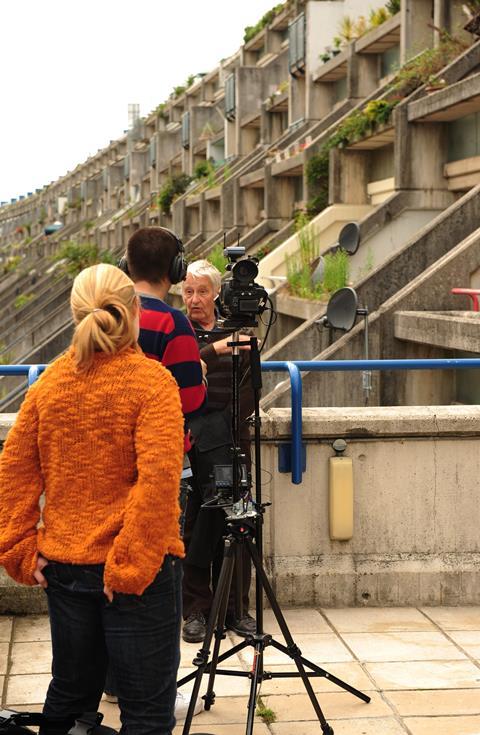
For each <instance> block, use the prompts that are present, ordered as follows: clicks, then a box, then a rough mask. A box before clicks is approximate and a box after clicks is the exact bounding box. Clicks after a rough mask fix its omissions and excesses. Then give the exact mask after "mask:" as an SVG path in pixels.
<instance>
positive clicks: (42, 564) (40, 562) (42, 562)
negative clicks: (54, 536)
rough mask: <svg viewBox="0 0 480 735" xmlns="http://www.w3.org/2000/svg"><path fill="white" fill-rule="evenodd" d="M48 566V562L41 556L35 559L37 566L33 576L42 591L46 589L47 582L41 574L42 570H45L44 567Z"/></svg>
mask: <svg viewBox="0 0 480 735" xmlns="http://www.w3.org/2000/svg"><path fill="white" fill-rule="evenodd" d="M46 566H48V561H47V559H45V557H44V556H42V555H41V554H39V555H38V557H37V566H36V567H35V571H34V572H33V576H34V577H35V579H36V580H37V582H38V584H39V585H40V587H43V589H46V587H48V582H47V580H46V579H45V577H44V575H43V574H42V570H43V569H45V567H46Z"/></svg>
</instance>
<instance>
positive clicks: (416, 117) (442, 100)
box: [408, 73, 480, 122]
mask: <svg viewBox="0 0 480 735" xmlns="http://www.w3.org/2000/svg"><path fill="white" fill-rule="evenodd" d="M479 90H480V73H479V74H473V75H472V76H471V77H467V78H466V79H462V80H461V81H460V82H457V83H456V84H452V85H450V86H449V87H446V88H445V89H440V90H439V91H438V92H433V93H431V94H429V95H428V96H427V97H423V98H422V99H420V100H416V101H415V102H411V103H410V104H409V105H408V121H409V122H446V121H449V120H457V119H458V118H459V117H465V115H470V114H471V113H473V112H477V111H478V110H480V91H479Z"/></svg>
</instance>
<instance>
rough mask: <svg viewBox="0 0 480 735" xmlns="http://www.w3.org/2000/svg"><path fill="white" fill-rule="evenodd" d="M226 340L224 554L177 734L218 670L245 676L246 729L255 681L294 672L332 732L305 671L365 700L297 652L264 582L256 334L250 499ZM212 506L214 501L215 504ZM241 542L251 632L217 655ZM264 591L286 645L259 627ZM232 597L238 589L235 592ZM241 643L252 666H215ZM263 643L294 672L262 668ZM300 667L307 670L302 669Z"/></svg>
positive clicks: (211, 696)
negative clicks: (252, 603)
mask: <svg viewBox="0 0 480 735" xmlns="http://www.w3.org/2000/svg"><path fill="white" fill-rule="evenodd" d="M231 346H232V399H233V400H232V404H233V411H232V434H233V442H234V447H233V463H232V466H233V475H232V486H233V487H232V495H233V501H234V502H233V506H232V511H231V513H230V515H228V516H227V529H228V534H227V536H226V537H225V546H224V556H223V562H222V568H221V571H220V577H219V580H218V585H217V589H216V591H215V596H214V599H213V603H212V608H211V612H210V616H209V619H208V623H207V628H206V634H205V638H204V641H203V645H202V647H201V649H200V650H199V652H198V653H197V656H196V657H195V659H194V660H193V664H194V665H195V666H197V671H196V672H193V673H192V674H189V675H188V676H186V677H184V678H183V679H181V680H180V681H178V682H177V686H178V687H180V686H182V685H183V684H186V683H187V682H189V681H191V680H193V679H194V680H195V683H194V686H193V692H192V696H191V699H190V705H189V708H188V712H187V716H186V718H185V724H184V727H183V732H182V735H189V733H190V727H191V723H192V719H193V714H194V710H195V704H196V701H197V699H198V695H199V691H200V686H201V682H202V677H203V675H204V674H208V677H209V678H208V687H207V692H206V694H205V695H204V697H203V699H204V701H205V709H206V710H209V709H210V708H211V707H212V705H213V704H214V702H215V692H214V684H215V677H216V675H217V674H219V675H224V676H241V677H246V678H248V679H250V694H249V698H248V714H247V723H246V731H245V732H246V735H252V733H253V727H254V717H255V708H256V703H257V697H258V693H259V687H260V686H261V684H262V682H263V681H265V680H269V679H274V678H291V677H300V678H301V679H302V681H303V685H304V687H305V689H306V691H307V694H308V696H309V698H310V701H311V703H312V706H313V708H314V710H315V714H316V716H317V718H318V721H319V723H320V727H321V729H322V732H323V733H324V735H333V728H332V727H331V725H329V724H328V722H327V721H326V719H325V716H324V714H323V712H322V709H321V707H320V704H319V702H318V699H317V696H316V695H315V692H314V691H313V687H312V684H311V682H310V678H311V677H325V678H326V679H328V680H329V681H331V682H332V683H333V684H336V685H337V686H339V687H341V688H342V689H345V690H346V691H348V692H350V693H351V694H353V695H354V696H356V697H358V698H359V699H362V700H363V701H364V702H369V701H370V697H368V696H367V695H366V694H364V693H363V692H360V691H359V690H358V689H355V688H354V687H352V686H350V685H349V684H347V683H346V682H344V681H342V680H341V679H338V678H337V677H336V676H334V675H333V674H330V673H329V672H328V671H326V670H325V669H323V668H321V667H320V666H317V665H316V664H314V663H312V662H311V661H309V660H308V659H306V658H304V657H303V656H302V653H301V651H300V649H299V648H298V646H297V645H296V644H295V642H294V640H293V638H292V635H291V633H290V630H289V628H288V626H287V623H286V620H285V618H284V616H283V613H282V611H281V609H280V606H279V604H278V602H277V599H276V597H275V594H274V592H273V589H272V587H271V585H270V582H269V580H268V577H267V575H266V573H265V570H264V568H263V515H264V513H265V508H266V505H268V504H265V503H262V490H261V464H260V426H261V424H260V389H261V385H262V381H261V367H260V353H259V350H258V341H257V338H256V337H252V338H251V339H250V372H251V383H252V389H253V393H254V406H255V411H254V422H253V425H254V435H255V488H256V499H255V503H252V502H251V501H247V500H244V499H241V498H240V488H239V472H238V470H239V456H240V450H239V448H238V443H239V442H238V437H239V359H240V353H239V349H240V342H239V335H238V332H235V333H234V335H233V339H232V342H231ZM217 507H218V506H217ZM242 546H245V547H246V549H247V552H248V555H249V557H250V560H251V561H252V563H253V566H254V568H255V572H256V578H255V594H256V632H255V634H253V635H249V636H248V637H247V638H245V640H243V641H242V642H240V643H238V644H237V645H235V646H233V647H232V648H231V649H230V650H229V651H227V652H225V653H223V654H221V655H220V645H221V641H222V640H223V639H224V638H225V618H226V615H227V607H228V599H229V593H230V588H231V585H232V579H233V573H234V567H235V557H236V556H237V557H239V558H240V552H241V551H242ZM264 593H265V595H266V597H267V599H268V601H269V603H270V606H271V608H272V610H273V613H274V615H275V618H276V620H277V622H278V625H279V627H280V630H281V632H282V635H283V637H284V639H285V642H286V645H284V644H282V643H279V642H278V641H276V640H275V639H274V638H273V636H272V635H270V634H268V633H265V632H264V630H263V594H264ZM237 598H238V594H237ZM213 639H215V642H214V646H213V653H212V657H211V660H209V656H210V646H211V643H212V640H213ZM247 646H252V647H253V649H254V656H253V666H252V669H251V671H249V672H247V671H235V670H228V669H219V668H218V664H220V663H222V662H223V661H225V660H227V659H228V658H230V657H231V656H234V655H235V654H237V653H239V652H240V651H242V650H243V649H244V648H246V647H247ZM267 646H273V647H274V648H275V649H276V650H278V651H281V652H282V653H284V654H285V655H287V656H289V657H290V658H291V659H293V661H294V663H295V665H296V667H297V671H296V672H275V673H272V672H268V671H265V669H264V662H263V654H264V651H265V649H266V648H267ZM306 668H308V669H309V671H308V672H307V671H306Z"/></svg>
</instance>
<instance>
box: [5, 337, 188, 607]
mask: <svg viewBox="0 0 480 735" xmlns="http://www.w3.org/2000/svg"><path fill="white" fill-rule="evenodd" d="M182 462H183V415H182V411H181V406H180V398H179V392H178V387H177V384H176V382H175V380H174V378H173V377H172V376H171V374H170V373H169V372H168V370H166V369H165V368H164V367H163V366H162V365H161V364H160V363H158V362H155V361H154V360H149V359H148V358H146V357H145V356H144V355H142V354H139V353H137V352H135V351H134V350H133V349H129V350H127V351H124V352H122V353H119V354H117V355H113V356H110V355H106V354H104V353H98V354H96V355H95V358H94V362H93V365H92V366H91V367H90V368H89V370H88V371H86V372H83V373H82V372H79V371H78V370H77V369H76V367H75V362H74V357H73V349H70V351H69V352H67V353H66V354H65V355H63V356H62V357H60V358H59V359H58V360H56V361H55V362H54V363H53V364H52V365H51V366H50V367H48V368H47V370H46V371H45V373H44V374H43V375H42V376H41V378H40V379H39V380H38V381H37V383H35V385H33V386H32V387H31V388H30V389H29V391H28V393H27V396H26V398H25V400H24V402H23V404H22V406H21V408H20V412H19V414H18V417H17V420H16V422H15V425H14V426H13V428H12V429H11V431H10V432H9V434H8V437H7V440H6V442H5V446H4V448H3V452H2V453H1V454H0V564H2V565H3V566H4V567H5V569H6V571H7V572H8V574H9V575H10V576H11V577H13V578H14V579H15V580H17V581H18V582H22V583H23V584H29V585H33V584H36V582H35V579H34V577H33V576H32V575H33V571H34V569H35V566H36V559H37V551H39V552H40V553H41V554H42V555H43V556H45V557H46V558H47V559H52V560H55V561H59V562H67V563H72V564H100V563H103V562H105V576H104V579H105V583H106V584H107V585H108V586H109V587H111V588H112V589H113V590H114V591H117V592H124V593H130V594H141V593H142V592H143V590H144V589H145V588H146V587H147V586H148V585H149V584H150V583H151V582H152V581H153V579H154V577H155V575H156V574H157V572H158V571H159V569H160V567H161V565H162V563H163V558H164V556H165V554H169V553H170V554H174V555H176V556H183V544H182V541H181V540H180V536H179V524H178V519H179V513H180V509H179V505H178V495H179V484H180V474H181V470H182ZM42 492H45V506H44V509H43V512H42V519H41V520H42V523H40V525H39V520H40V506H39V499H40V495H41V494H42Z"/></svg>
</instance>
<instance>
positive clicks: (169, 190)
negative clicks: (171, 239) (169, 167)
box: [157, 174, 191, 215]
mask: <svg viewBox="0 0 480 735" xmlns="http://www.w3.org/2000/svg"><path fill="white" fill-rule="evenodd" d="M190 182H191V178H190V176H187V174H180V175H179V176H170V177H169V178H168V179H167V180H166V182H165V183H164V185H163V186H162V188H161V189H160V192H159V194H158V200H157V201H158V206H159V207H160V209H161V211H162V213H163V214H166V215H169V214H170V212H171V206H172V204H173V202H174V201H175V199H176V198H177V197H179V196H181V195H182V194H184V193H185V192H186V190H187V187H188V185H189V184H190Z"/></svg>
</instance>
